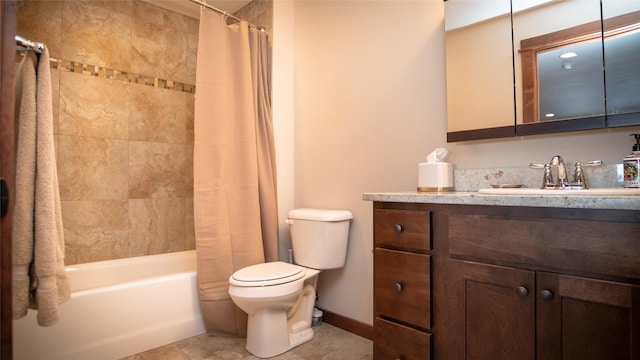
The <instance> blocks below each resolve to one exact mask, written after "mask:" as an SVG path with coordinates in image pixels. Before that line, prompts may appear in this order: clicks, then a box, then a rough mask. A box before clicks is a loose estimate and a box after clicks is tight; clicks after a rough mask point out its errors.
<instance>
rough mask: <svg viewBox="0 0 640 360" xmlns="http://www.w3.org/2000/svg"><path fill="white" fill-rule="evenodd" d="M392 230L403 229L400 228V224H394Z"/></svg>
mask: <svg viewBox="0 0 640 360" xmlns="http://www.w3.org/2000/svg"><path fill="white" fill-rule="evenodd" d="M393 230H395V231H396V232H397V233H401V232H402V231H403V230H404V229H403V228H402V225H400V224H395V225H394V226H393Z"/></svg>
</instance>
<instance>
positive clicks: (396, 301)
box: [374, 248, 431, 329]
mask: <svg viewBox="0 0 640 360" xmlns="http://www.w3.org/2000/svg"><path fill="white" fill-rule="evenodd" d="M374 261H375V269H374V292H375V304H374V306H375V312H376V315H381V316H384V317H388V318H392V319H395V320H399V321H403V322H406V323H409V324H413V325H416V326H419V327H422V328H425V329H428V328H430V327H431V274H430V269H431V257H430V256H429V255H423V254H415V253H408V252H403V251H396V250H387V249H380V248H376V249H375V251H374Z"/></svg>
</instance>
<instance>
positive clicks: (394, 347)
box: [373, 318, 431, 360]
mask: <svg viewBox="0 0 640 360" xmlns="http://www.w3.org/2000/svg"><path fill="white" fill-rule="evenodd" d="M373 344H374V345H373V358H374V360H378V359H403V360H429V359H430V357H431V334H429V333H426V332H422V331H418V330H415V329H412V328H410V327H406V326H402V325H400V324H396V323H393V322H390V321H387V320H384V319H380V318H376V319H375V322H374V331H373Z"/></svg>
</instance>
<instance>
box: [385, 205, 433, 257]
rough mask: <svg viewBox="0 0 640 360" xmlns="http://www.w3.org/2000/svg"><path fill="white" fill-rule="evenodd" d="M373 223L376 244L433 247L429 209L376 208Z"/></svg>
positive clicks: (425, 248)
mask: <svg viewBox="0 0 640 360" xmlns="http://www.w3.org/2000/svg"><path fill="white" fill-rule="evenodd" d="M373 224H374V229H373V231H374V239H375V245H376V246H378V247H391V248H403V249H415V250H424V251H429V250H430V249H431V213H430V212H429V211H412V210H387V209H376V210H375V212H374V221H373Z"/></svg>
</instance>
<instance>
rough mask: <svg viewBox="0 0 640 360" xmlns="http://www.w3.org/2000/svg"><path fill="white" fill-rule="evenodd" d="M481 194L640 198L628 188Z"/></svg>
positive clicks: (495, 190) (509, 190)
mask: <svg viewBox="0 0 640 360" xmlns="http://www.w3.org/2000/svg"><path fill="white" fill-rule="evenodd" d="M478 193H480V194H490V195H549V196H568V195H572V196H573V195H582V196H640V189H626V188H593V189H566V190H549V189H533V188H491V189H480V190H478Z"/></svg>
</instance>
